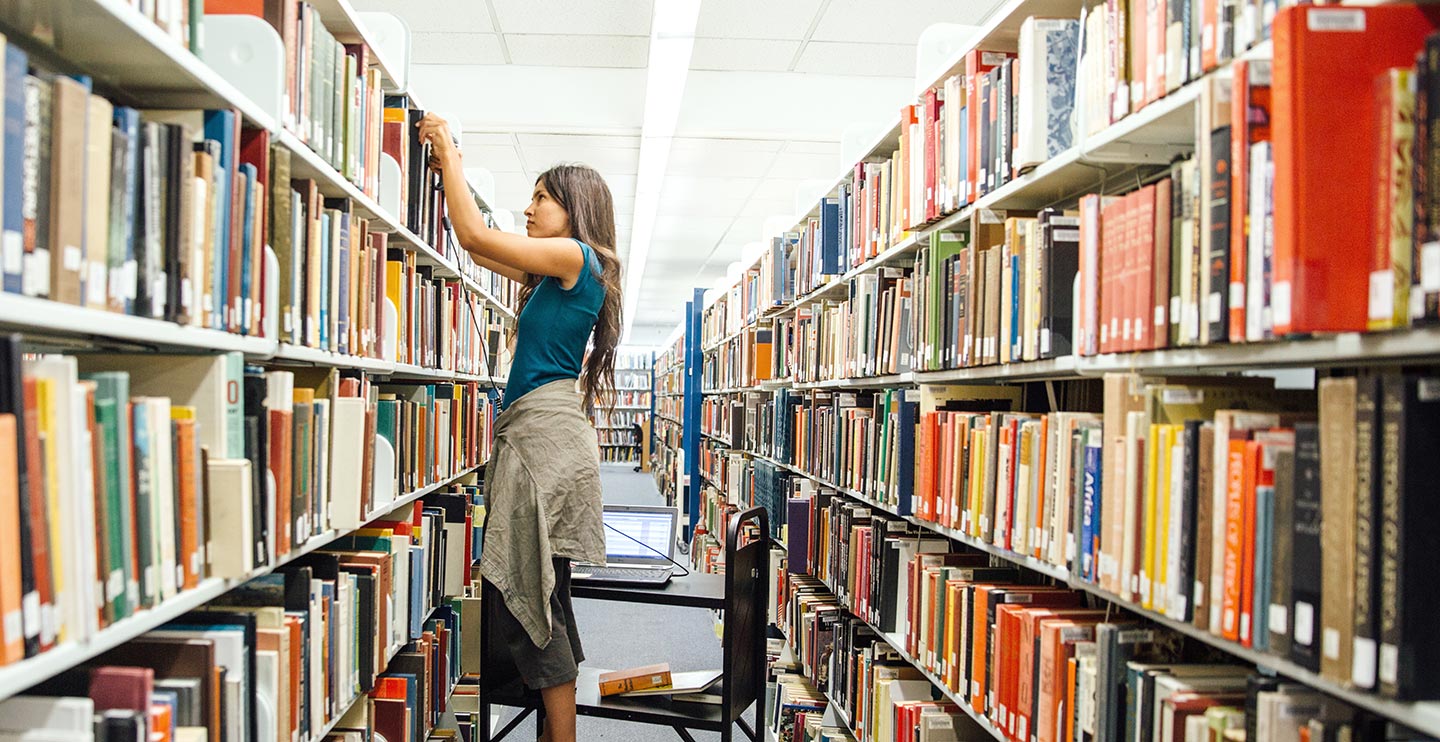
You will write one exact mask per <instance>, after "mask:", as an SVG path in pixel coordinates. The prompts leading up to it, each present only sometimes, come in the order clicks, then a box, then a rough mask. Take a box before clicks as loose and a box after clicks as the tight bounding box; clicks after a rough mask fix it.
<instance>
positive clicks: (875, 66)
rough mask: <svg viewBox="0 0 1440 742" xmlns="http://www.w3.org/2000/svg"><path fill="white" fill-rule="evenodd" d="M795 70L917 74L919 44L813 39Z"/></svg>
mask: <svg viewBox="0 0 1440 742" xmlns="http://www.w3.org/2000/svg"><path fill="white" fill-rule="evenodd" d="M795 71H796V72H808V73H812V74H820V75H849V76H859V77H907V78H908V77H914V76H915V47H914V46H913V45H908V44H852V43H843V42H834V41H812V42H810V43H808V44H806V45H805V51H803V52H801V53H800V61H799V62H798V63H796V65H795Z"/></svg>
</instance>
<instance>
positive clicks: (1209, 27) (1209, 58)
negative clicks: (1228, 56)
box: [1200, 0, 1220, 72]
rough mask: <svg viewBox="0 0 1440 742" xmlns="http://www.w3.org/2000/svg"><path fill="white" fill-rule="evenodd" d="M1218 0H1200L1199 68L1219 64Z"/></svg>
mask: <svg viewBox="0 0 1440 742" xmlns="http://www.w3.org/2000/svg"><path fill="white" fill-rule="evenodd" d="M1219 42H1220V0H1200V69H1202V70H1204V71H1205V72H1209V71H1210V70H1213V69H1215V68H1216V67H1217V66H1219V64H1220V49H1219V46H1218V44H1219Z"/></svg>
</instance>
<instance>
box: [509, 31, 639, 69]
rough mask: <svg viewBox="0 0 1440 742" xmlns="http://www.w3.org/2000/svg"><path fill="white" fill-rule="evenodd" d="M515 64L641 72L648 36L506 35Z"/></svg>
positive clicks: (511, 57)
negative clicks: (633, 69)
mask: <svg viewBox="0 0 1440 742" xmlns="http://www.w3.org/2000/svg"><path fill="white" fill-rule="evenodd" d="M505 45H506V47H508V48H509V50H510V61H511V62H512V63H514V64H520V65H528V66H534V67H623V68H643V67H645V65H646V64H647V63H648V62H649V54H650V37H649V36H596V35H579V34H569V35H560V34H515V33H507V34H505Z"/></svg>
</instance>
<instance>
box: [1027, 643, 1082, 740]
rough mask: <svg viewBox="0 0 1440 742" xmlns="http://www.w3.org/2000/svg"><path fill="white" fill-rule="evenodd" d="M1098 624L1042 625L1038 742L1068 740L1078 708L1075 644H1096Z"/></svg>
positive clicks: (1035, 725) (1037, 723)
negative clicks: (1072, 712)
mask: <svg viewBox="0 0 1440 742" xmlns="http://www.w3.org/2000/svg"><path fill="white" fill-rule="evenodd" d="M1096 623H1098V621H1096V620H1094V619H1088V618H1068V617H1067V618H1046V619H1042V620H1041V621H1040V677H1039V678H1038V679H1037V681H1036V682H1038V684H1039V686H1040V688H1039V693H1040V702H1039V704H1038V716H1037V718H1036V719H1035V721H1034V727H1035V736H1036V741H1037V742H1060V740H1063V739H1067V736H1066V735H1067V733H1068V729H1069V727H1070V724H1069V723H1068V722H1069V720H1070V718H1071V715H1070V710H1071V709H1072V708H1074V707H1073V706H1072V705H1071V704H1072V701H1071V700H1070V698H1071V694H1072V693H1073V685H1074V676H1073V675H1071V674H1070V672H1071V670H1070V669H1069V668H1070V665H1071V663H1072V661H1073V659H1074V657H1075V642H1080V641H1094V640H1095V624H1096ZM1057 722H1058V723H1057Z"/></svg>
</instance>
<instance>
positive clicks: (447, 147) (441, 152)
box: [415, 113, 460, 168]
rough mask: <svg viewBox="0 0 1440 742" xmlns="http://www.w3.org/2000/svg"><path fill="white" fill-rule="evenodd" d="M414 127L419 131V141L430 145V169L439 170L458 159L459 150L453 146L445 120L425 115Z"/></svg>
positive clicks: (430, 114) (448, 125)
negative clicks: (453, 159)
mask: <svg viewBox="0 0 1440 742" xmlns="http://www.w3.org/2000/svg"><path fill="white" fill-rule="evenodd" d="M415 126H416V128H418V129H419V130H420V132H419V135H420V139H421V141H425V142H429V143H430V166H431V167H435V168H440V167H443V166H444V165H445V163H446V162H448V161H449V160H451V159H452V158H456V159H458V158H459V156H460V149H459V148H458V147H456V146H455V139H454V138H453V137H452V136H451V135H450V124H448V123H446V122H445V119H442V118H440V117H439V116H437V115H435V114H433V113H427V114H425V117H424V118H422V119H420V121H419V122H418V123H416V124H415Z"/></svg>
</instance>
